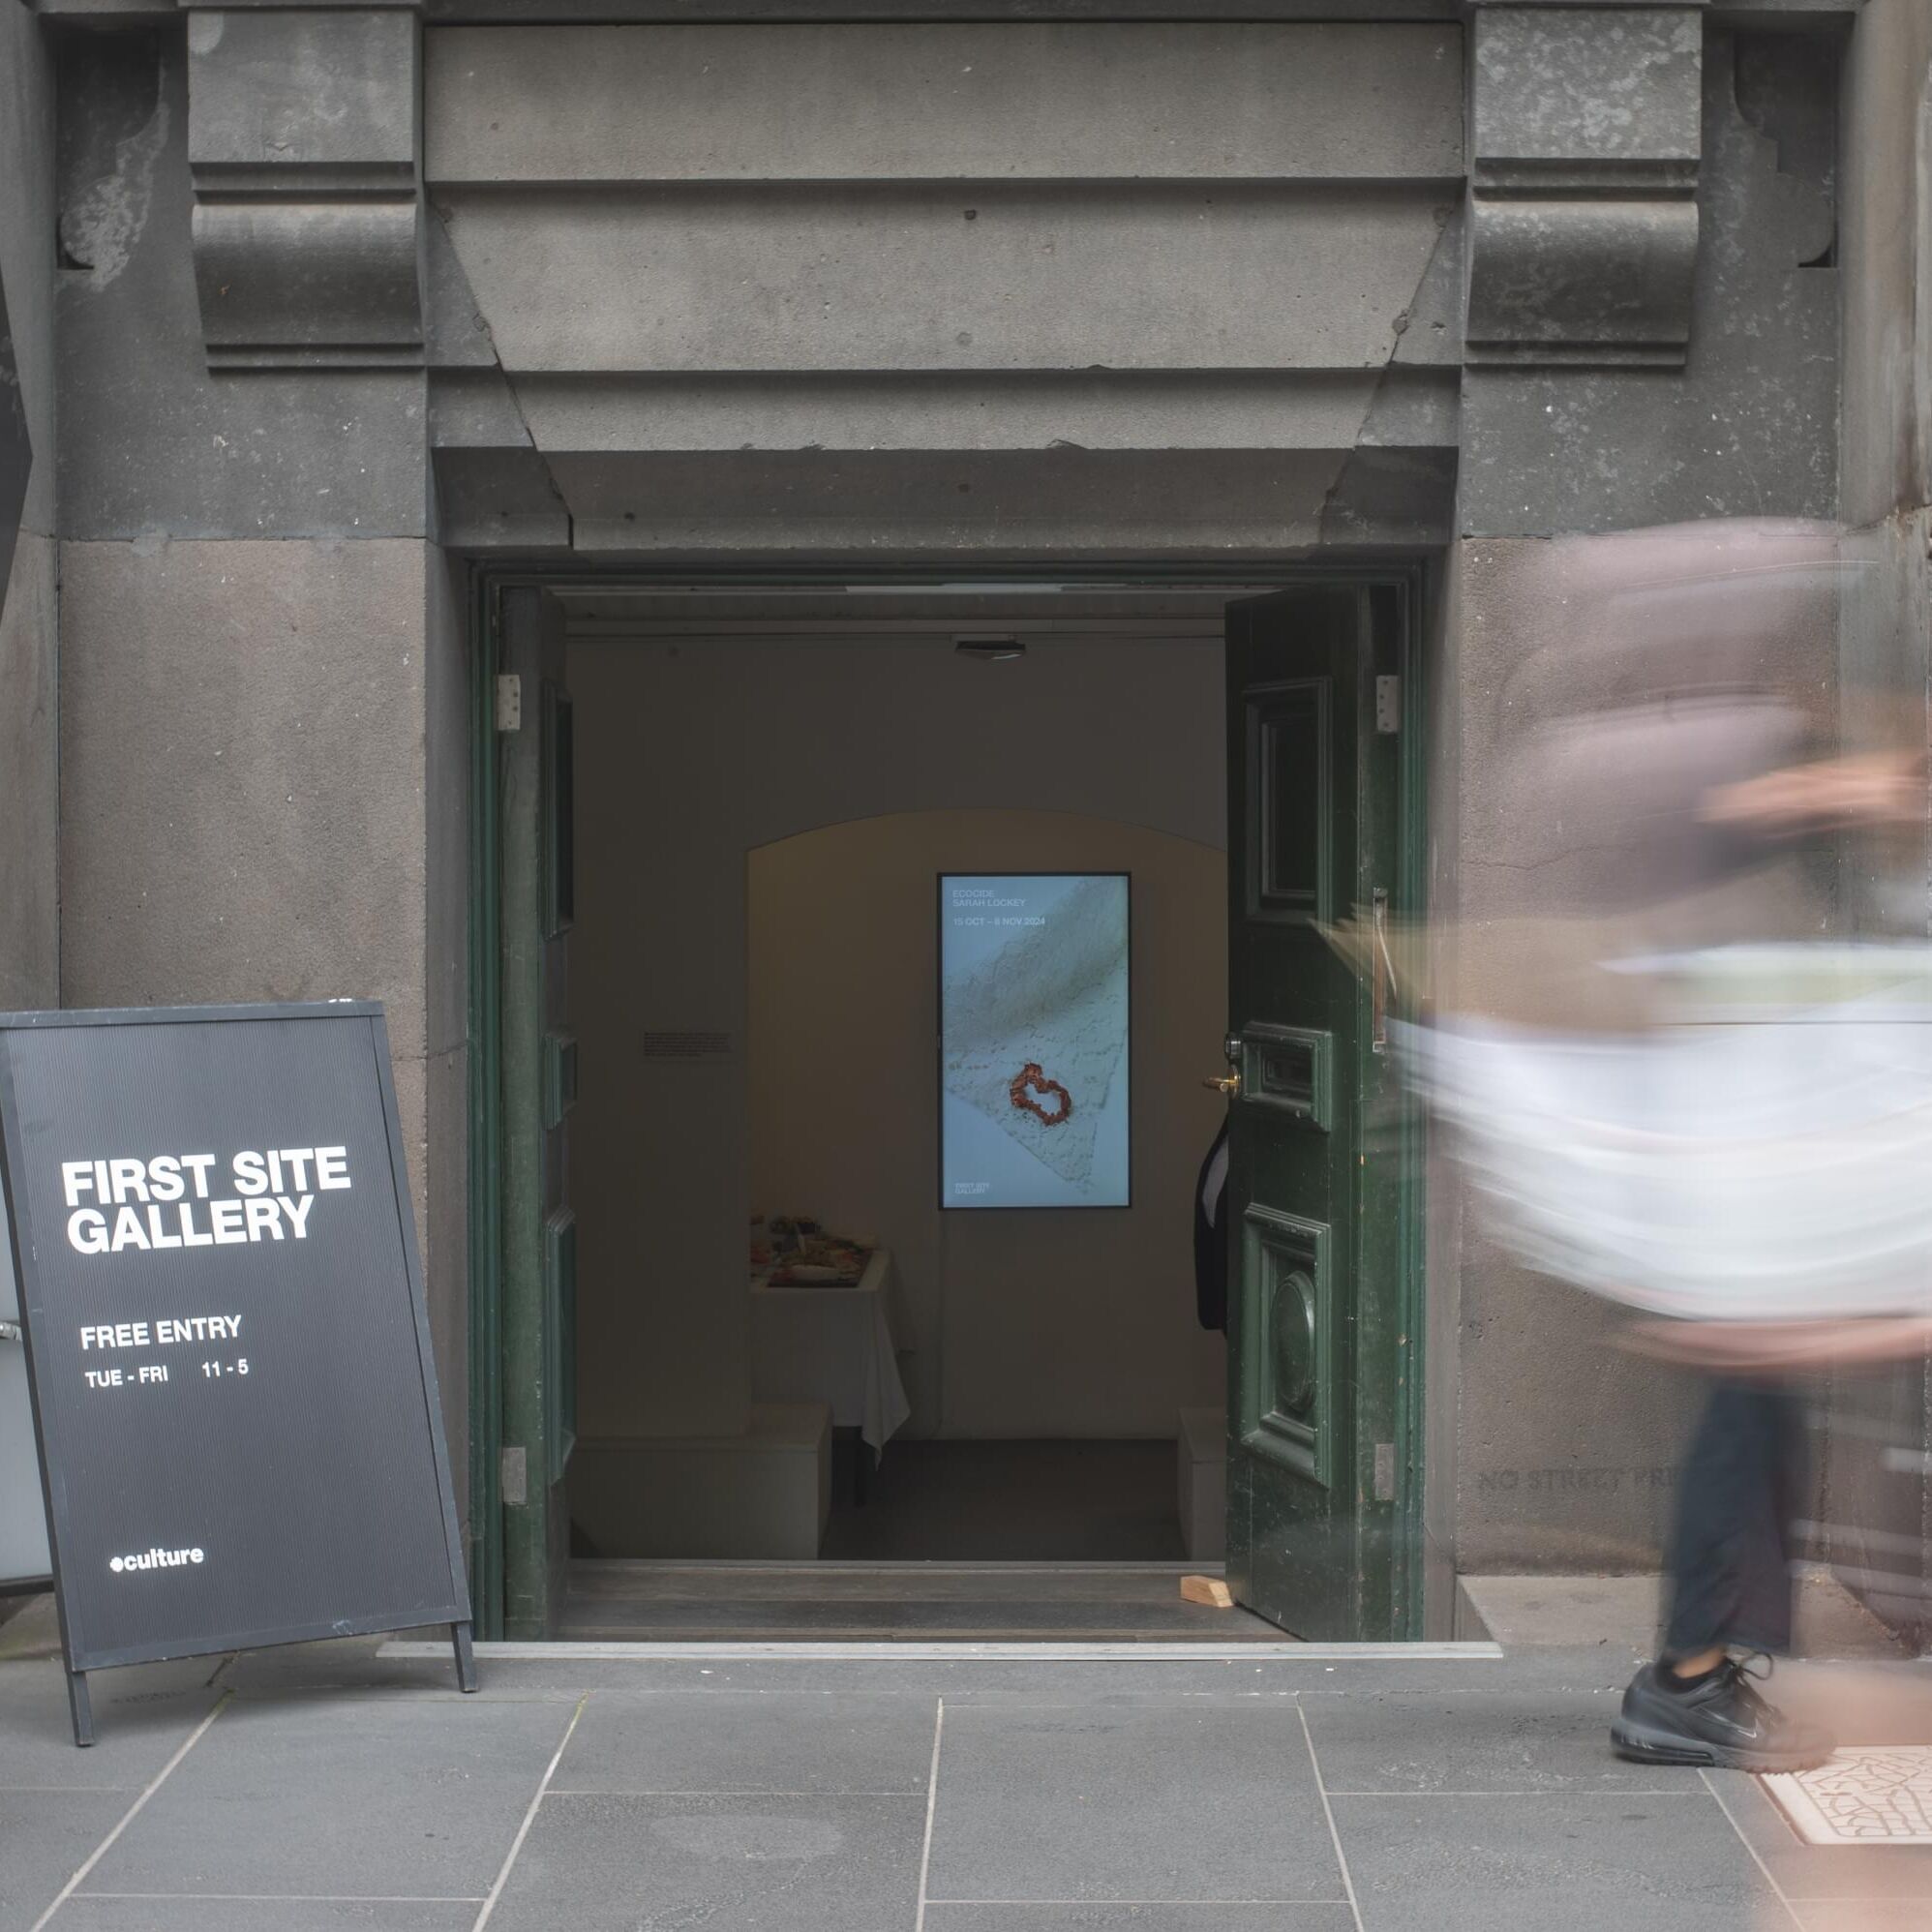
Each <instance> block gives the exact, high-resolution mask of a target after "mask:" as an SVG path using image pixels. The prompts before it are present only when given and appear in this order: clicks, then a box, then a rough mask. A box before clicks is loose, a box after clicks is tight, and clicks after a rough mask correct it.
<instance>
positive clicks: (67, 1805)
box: [0, 1744, 134, 1932]
mask: <svg viewBox="0 0 1932 1932" xmlns="http://www.w3.org/2000/svg"><path fill="white" fill-rule="evenodd" d="M68 1748H69V1749H70V1750H72V1749H73V1748H74V1747H73V1746H72V1745H71V1744H70V1745H69V1746H68ZM133 1801H134V1800H133V1797H132V1796H129V1795H126V1794H123V1793H119V1792H100V1791H81V1792H74V1791H69V1792H57V1791H0V1932H27V1928H28V1927H29V1926H30V1925H32V1924H33V1923H34V1921H35V1920H36V1919H37V1918H39V1917H40V1916H41V1914H42V1913H44V1912H45V1910H46V1909H47V1907H48V1906H49V1905H51V1904H52V1903H53V1902H54V1900H55V1899H56V1898H58V1897H59V1896H60V1890H61V1887H63V1886H64V1885H66V1884H67V1882H68V1880H69V1879H71V1878H72V1877H73V1876H74V1875H75V1872H77V1871H78V1870H79V1869H80V1867H81V1866H82V1865H84V1864H85V1863H86V1862H87V1859H88V1857H89V1855H90V1854H91V1853H92V1852H93V1850H94V1848H95V1846H96V1845H98V1844H99V1843H100V1842H101V1840H102V1839H103V1838H105V1837H106V1835H107V1833H108V1832H109V1831H111V1830H112V1829H113V1828H114V1826H116V1825H118V1824H119V1823H120V1821H121V1819H122V1817H123V1816H124V1815H125V1814H126V1812H127V1809H128V1806H129V1805H130V1804H131V1803H133Z"/></svg>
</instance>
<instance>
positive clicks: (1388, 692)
mask: <svg viewBox="0 0 1932 1932" xmlns="http://www.w3.org/2000/svg"><path fill="white" fill-rule="evenodd" d="M1375 729H1376V730H1377V731H1380V732H1398V731H1401V730H1402V679H1400V678H1377V679H1375Z"/></svg>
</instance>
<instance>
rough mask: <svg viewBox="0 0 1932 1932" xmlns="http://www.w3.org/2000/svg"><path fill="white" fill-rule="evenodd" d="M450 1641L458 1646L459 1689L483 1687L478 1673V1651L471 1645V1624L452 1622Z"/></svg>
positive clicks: (457, 1672)
mask: <svg viewBox="0 0 1932 1932" xmlns="http://www.w3.org/2000/svg"><path fill="white" fill-rule="evenodd" d="M449 1637H450V1642H451V1643H452V1644H453V1645H455V1646H456V1687H457V1689H458V1690H466V1691H473V1690H478V1689H480V1688H481V1687H482V1684H481V1679H480V1678H479V1677H478V1676H477V1675H476V1652H475V1650H474V1649H473V1648H472V1647H471V1646H470V1643H469V1626H468V1624H467V1623H452V1624H451V1625H450V1626H449Z"/></svg>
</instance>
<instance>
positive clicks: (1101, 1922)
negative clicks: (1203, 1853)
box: [925, 1900, 1355, 1932]
mask: <svg viewBox="0 0 1932 1932" xmlns="http://www.w3.org/2000/svg"><path fill="white" fill-rule="evenodd" d="M925 1922H926V1925H927V1926H928V1927H929V1928H930V1932H1355V1915H1354V1913H1353V1911H1352V1910H1351V1909H1350V1908H1349V1906H1348V1905H1347V1903H1346V1902H1345V1901H1344V1902H1343V1903H1342V1904H1340V1905H1136V1904H1132V1903H1126V1902H1113V1903H1109V1904H1105V1905H1032V1904H1030V1905H945V1904H935V1903H933V1902H932V1901H931V1900H928V1901H927V1902H926V1909H925Z"/></svg>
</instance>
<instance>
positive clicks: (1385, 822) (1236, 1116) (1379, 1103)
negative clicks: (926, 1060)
mask: <svg viewBox="0 0 1932 1932" xmlns="http://www.w3.org/2000/svg"><path fill="white" fill-rule="evenodd" d="M1403 614H1404V604H1403V600H1402V598H1401V596H1400V594H1399V593H1398V589H1396V588H1395V587H1390V586H1377V585H1374V584H1368V583H1362V584H1327V585H1320V586H1312V587H1311V588H1309V589H1302V590H1294V591H1288V592H1284V593H1283V594H1280V595H1277V596H1270V597H1259V598H1253V599H1249V600H1246V601H1244V602H1240V603H1236V604H1232V605H1230V606H1229V607H1228V613H1227V679H1228V740H1227V743H1228V854H1229V875H1228V899H1229V904H1228V1038H1227V1041H1226V1048H1227V1057H1228V1061H1229V1064H1230V1067H1231V1069H1232V1071H1233V1072H1235V1073H1236V1074H1238V1075H1239V1078H1240V1085H1239V1088H1238V1090H1237V1091H1236V1092H1235V1093H1234V1094H1233V1095H1232V1096H1231V1097H1230V1100H1229V1142H1228V1145H1229V1161H1228V1192H1227V1204H1226V1212H1227V1213H1228V1215H1229V1241H1228V1267H1229V1271H1230V1275H1231V1279H1230V1281H1229V1283H1228V1288H1229V1293H1228V1353H1229V1386H1228V1436H1229V1439H1228V1534H1227V1568H1228V1580H1229V1583H1230V1585H1231V1586H1232V1588H1233V1590H1234V1593H1235V1595H1236V1597H1237V1598H1238V1600H1239V1601H1240V1602H1242V1603H1243V1604H1245V1605H1246V1606H1247V1607H1248V1608H1250V1609H1251V1610H1253V1611H1256V1612H1258V1613H1259V1614H1260V1615H1263V1616H1266V1617H1268V1618H1269V1619H1270V1620H1271V1621H1273V1622H1276V1623H1279V1624H1281V1625H1283V1627H1284V1628H1285V1629H1288V1630H1291V1631H1293V1632H1294V1633H1295V1634H1296V1635H1297V1636H1301V1637H1305V1638H1309V1639H1317V1640H1325V1641H1338V1642H1352V1641H1359V1640H1373V1639H1386V1638H1390V1637H1393V1636H1396V1635H1398V1634H1403V1632H1402V1626H1403V1625H1404V1623H1405V1621H1406V1616H1405V1614H1404V1606H1403V1589H1404V1575H1405V1565H1404V1562H1403V1561H1402V1560H1400V1553H1399V1551H1398V1548H1397V1543H1398V1540H1399V1539H1398V1535H1397V1523H1398V1512H1397V1509H1396V1503H1397V1499H1398V1492H1399V1489H1400V1487H1401V1485H1400V1483H1399V1480H1398V1460H1399V1459H1398V1443H1399V1441H1400V1440H1401V1439H1402V1432H1401V1431H1400V1430H1399V1428H1398V1419H1399V1418H1398V1410H1399V1406H1400V1404H1399V1400H1398V1387H1399V1382H1400V1377H1401V1375H1402V1373H1403V1360H1402V1357H1403V1352H1404V1346H1405V1343H1404V1341H1403V1340H1402V1336H1401V1329H1402V1324H1401V1321H1400V1313H1399V1312H1400V1309H1401V1307H1402V1305H1403V1286H1404V1283H1403V1272H1404V1270H1403V1241H1402V1236H1401V1228H1400V1223H1401V1219H1402V1214H1401V1201H1400V1187H1399V1175H1398V1164H1399V1154H1398V1153H1397V1151H1396V1150H1395V1149H1394V1147H1393V1146H1389V1147H1384V1146H1381V1145H1379V1144H1378V1143H1379V1142H1380V1141H1384V1140H1389V1139H1390V1138H1391V1136H1389V1135H1388V1134H1387V1133H1386V1132H1382V1131H1381V1125H1382V1122H1383V1120H1384V1119H1385V1117H1390V1118H1392V1116H1388V1113H1387V1110H1388V1109H1389V1108H1390V1107H1391V1106H1392V1105H1394V1104H1395V1103H1396V1101H1395V1088H1394V1082H1393V1080H1392V1077H1391V1074H1390V1070H1389V1065H1388V1055H1387V1053H1386V1052H1385V1051H1384V1050H1383V1043H1382V1039H1381V1034H1382V1029H1383V1026H1384V1023H1385V1019H1386V1012H1387V1001H1388V992H1389V989H1388V987H1387V985H1386V983H1385V981H1384V979H1383V977H1382V976H1381V975H1380V974H1377V975H1376V977H1375V979H1374V981H1371V982H1370V983H1366V984H1365V983H1363V982H1361V981H1358V980H1357V978H1356V976H1355V975H1354V973H1352V972H1351V971H1350V970H1349V968H1348V967H1347V966H1346V965H1344V964H1343V961H1342V960H1341V959H1340V958H1339V957H1338V956H1337V954H1336V953H1335V952H1334V951H1332V950H1331V948H1330V947H1329V946H1328V944H1327V943H1326V942H1325V941H1324V939H1323V938H1322V936H1321V933H1320V930H1319V927H1320V925H1321V924H1323V923H1326V922H1329V921H1336V920H1342V919H1347V918H1349V917H1351V916H1357V915H1358V912H1359V916H1361V917H1366V918H1370V919H1373V918H1374V917H1375V916H1376V911H1377V909H1379V910H1380V912H1381V914H1382V916H1384V917H1386V915H1387V911H1388V907H1389V904H1390V896H1391V894H1392V892H1393V891H1394V890H1395V888H1396V887H1397V885H1398V880H1397V859H1398V855H1399V851H1400V842H1399V838H1398V833H1399V830H1400V827H1399V823H1398V814H1399V804H1400V798H1401V772H1400V736H1399V734H1398V733H1397V732H1395V731H1392V730H1387V729H1381V730H1378V729H1377V723H1376V679H1377V678H1378V677H1382V678H1389V679H1396V678H1399V676H1400V673H1401V670H1402V664H1403V659H1404V639H1403V621H1404V616H1403ZM1399 692H1400V685H1399V684H1397V685H1394V686H1385V687H1384V692H1383V702H1384V712H1385V720H1384V721H1385V723H1386V722H1387V719H1388V713H1389V708H1390V707H1391V706H1393V705H1395V704H1396V703H1397V702H1398V699H1399Z"/></svg>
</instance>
